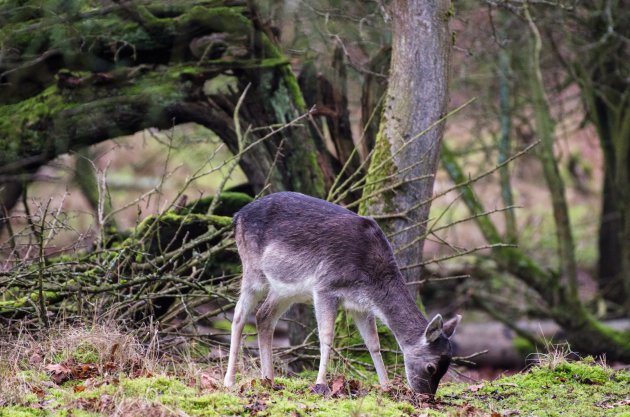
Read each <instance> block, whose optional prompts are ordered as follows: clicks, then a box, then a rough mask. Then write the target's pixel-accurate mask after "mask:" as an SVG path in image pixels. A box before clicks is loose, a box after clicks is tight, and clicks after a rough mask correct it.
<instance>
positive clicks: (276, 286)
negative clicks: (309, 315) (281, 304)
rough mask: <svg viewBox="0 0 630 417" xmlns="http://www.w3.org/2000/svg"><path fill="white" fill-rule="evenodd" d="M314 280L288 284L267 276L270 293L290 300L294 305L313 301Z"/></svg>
mask: <svg viewBox="0 0 630 417" xmlns="http://www.w3.org/2000/svg"><path fill="white" fill-rule="evenodd" d="M314 281H315V279H314V278H310V279H305V280H301V281H299V282H287V281H284V280H282V281H281V280H278V279H274V278H273V277H270V276H267V282H268V283H269V292H271V293H273V294H275V295H276V296H277V297H278V298H283V299H286V298H289V299H291V300H292V301H293V302H294V303H310V302H312V301H313V287H314Z"/></svg>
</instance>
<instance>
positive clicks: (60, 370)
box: [44, 363, 74, 385]
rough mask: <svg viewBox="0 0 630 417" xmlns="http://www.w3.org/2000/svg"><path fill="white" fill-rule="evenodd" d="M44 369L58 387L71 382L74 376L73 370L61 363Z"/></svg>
mask: <svg viewBox="0 0 630 417" xmlns="http://www.w3.org/2000/svg"><path fill="white" fill-rule="evenodd" d="M44 369H46V371H48V372H49V373H50V378H51V379H52V380H53V382H54V383H55V384H57V385H61V384H63V383H64V382H66V381H69V380H71V379H72V378H73V376H74V373H73V372H72V369H70V368H68V367H67V366H65V365H62V364H60V363H57V364H48V365H46V366H45V367H44Z"/></svg>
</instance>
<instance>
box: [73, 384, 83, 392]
mask: <svg viewBox="0 0 630 417" xmlns="http://www.w3.org/2000/svg"><path fill="white" fill-rule="evenodd" d="M83 391H85V385H75V386H74V392H83Z"/></svg>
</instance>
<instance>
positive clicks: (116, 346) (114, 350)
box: [109, 343, 118, 362]
mask: <svg viewBox="0 0 630 417" xmlns="http://www.w3.org/2000/svg"><path fill="white" fill-rule="evenodd" d="M117 350H118V343H114V345H113V346H112V350H111V352H110V353H109V361H110V362H114V355H115V354H116V351H117Z"/></svg>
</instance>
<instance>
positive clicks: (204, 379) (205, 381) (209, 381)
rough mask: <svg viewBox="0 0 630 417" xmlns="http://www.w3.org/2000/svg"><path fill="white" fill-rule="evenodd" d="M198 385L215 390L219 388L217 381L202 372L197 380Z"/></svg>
mask: <svg viewBox="0 0 630 417" xmlns="http://www.w3.org/2000/svg"><path fill="white" fill-rule="evenodd" d="M199 385H201V386H202V387H204V388H210V389H213V390H215V389H217V388H218V386H219V381H218V380H217V379H216V378H215V377H213V376H212V375H210V374H209V373H206V372H202V373H201V375H200V378H199Z"/></svg>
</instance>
